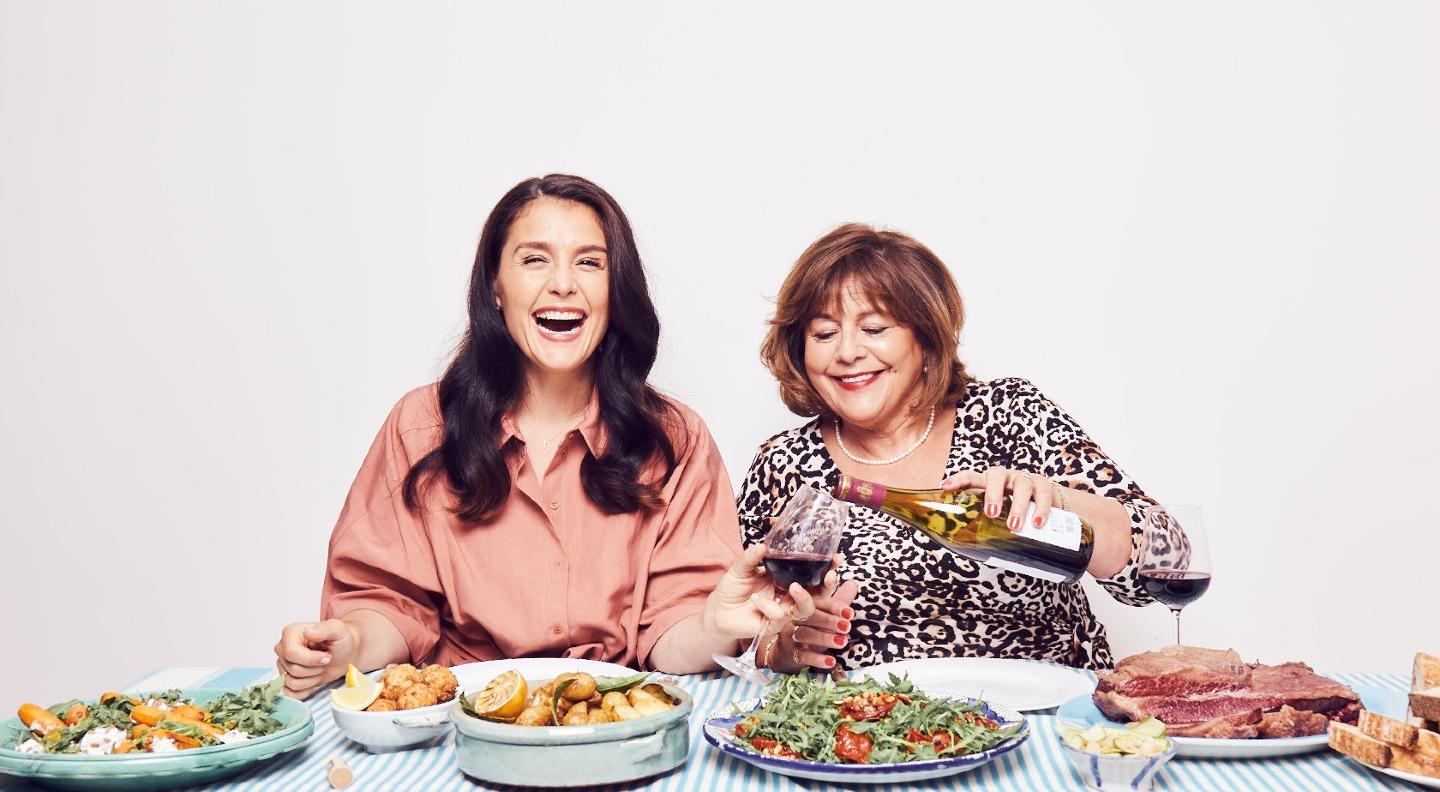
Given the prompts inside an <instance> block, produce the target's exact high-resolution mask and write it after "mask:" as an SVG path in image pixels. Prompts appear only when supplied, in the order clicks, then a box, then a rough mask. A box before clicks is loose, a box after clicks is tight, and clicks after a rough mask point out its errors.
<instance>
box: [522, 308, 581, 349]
mask: <svg viewBox="0 0 1440 792" xmlns="http://www.w3.org/2000/svg"><path fill="white" fill-rule="evenodd" d="M531 316H532V318H533V319H534V320H535V326H536V327H537V328H538V329H539V330H540V335H541V336H543V337H545V338H548V339H550V340H551V341H570V340H573V339H575V338H578V337H579V336H580V330H581V328H583V327H584V326H585V320H586V319H587V318H588V317H587V316H586V314H585V312H584V311H582V310H580V309H578V308H571V307H568V306H566V307H557V308H541V309H540V310H538V311H536V312H535V313H534V314H532V315H531Z"/></svg>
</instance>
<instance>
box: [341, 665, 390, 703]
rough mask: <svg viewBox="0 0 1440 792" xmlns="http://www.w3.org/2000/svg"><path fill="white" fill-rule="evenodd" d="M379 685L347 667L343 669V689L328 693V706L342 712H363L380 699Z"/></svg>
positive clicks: (351, 667) (356, 669) (353, 668)
mask: <svg viewBox="0 0 1440 792" xmlns="http://www.w3.org/2000/svg"><path fill="white" fill-rule="evenodd" d="M380 687H381V686H380V683H378V682H376V681H375V680H373V679H371V678H370V677H367V676H365V675H364V674H362V673H360V669H358V668H356V667H355V666H353V665H352V666H349V667H348V668H346V669H345V687H343V688H337V689H335V690H332V691H330V706H332V707H334V708H336V709H343V710H355V711H358V710H363V709H365V708H366V707H368V706H370V705H371V704H373V703H375V699H377V698H380Z"/></svg>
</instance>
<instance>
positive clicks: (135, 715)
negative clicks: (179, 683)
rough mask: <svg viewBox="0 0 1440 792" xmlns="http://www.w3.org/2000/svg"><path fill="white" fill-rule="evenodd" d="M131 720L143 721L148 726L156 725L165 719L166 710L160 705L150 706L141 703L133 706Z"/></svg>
mask: <svg viewBox="0 0 1440 792" xmlns="http://www.w3.org/2000/svg"><path fill="white" fill-rule="evenodd" d="M130 720H132V721H135V722H136V723H143V724H145V725H146V726H154V725H155V724H157V723H159V722H160V721H162V720H165V711H164V710H162V709H160V708H159V707H150V706H146V705H144V704H141V705H140V706H138V707H133V708H131V710H130Z"/></svg>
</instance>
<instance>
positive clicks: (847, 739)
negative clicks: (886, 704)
mask: <svg viewBox="0 0 1440 792" xmlns="http://www.w3.org/2000/svg"><path fill="white" fill-rule="evenodd" d="M892 706H893V705H892ZM874 747H875V742H874V741H873V740H871V739H870V737H869V735H865V734H856V733H855V732H852V731H850V724H848V723H842V724H840V728H838V729H836V730H835V755H836V756H838V757H840V758H841V759H844V760H845V761H847V762H854V763H855V764H865V762H866V761H868V760H869V759H870V750H871V749H872V748H874Z"/></svg>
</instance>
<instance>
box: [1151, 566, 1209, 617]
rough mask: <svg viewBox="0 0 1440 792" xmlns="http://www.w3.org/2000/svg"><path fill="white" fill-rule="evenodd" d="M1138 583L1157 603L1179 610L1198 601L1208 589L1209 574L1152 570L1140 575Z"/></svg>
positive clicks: (1174, 570)
mask: <svg viewBox="0 0 1440 792" xmlns="http://www.w3.org/2000/svg"><path fill="white" fill-rule="evenodd" d="M1140 583H1141V584H1142V585H1144V586H1145V591H1146V592H1147V593H1149V594H1150V596H1152V597H1154V598H1155V599H1156V600H1157V601H1159V602H1162V603H1164V604H1165V605H1167V606H1169V607H1170V608H1174V609H1179V608H1183V607H1185V606H1186V605H1189V604H1190V603H1192V602H1194V601H1195V600H1197V599H1200V595H1201V594H1204V593H1205V589H1208V588H1210V573H1209V572H1190V571H1188V570H1178V569H1152V570H1148V571H1145V572H1141V573H1140Z"/></svg>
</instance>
